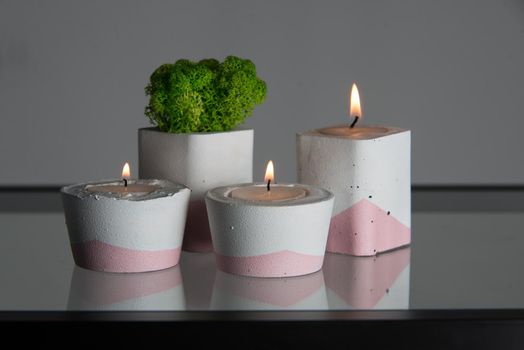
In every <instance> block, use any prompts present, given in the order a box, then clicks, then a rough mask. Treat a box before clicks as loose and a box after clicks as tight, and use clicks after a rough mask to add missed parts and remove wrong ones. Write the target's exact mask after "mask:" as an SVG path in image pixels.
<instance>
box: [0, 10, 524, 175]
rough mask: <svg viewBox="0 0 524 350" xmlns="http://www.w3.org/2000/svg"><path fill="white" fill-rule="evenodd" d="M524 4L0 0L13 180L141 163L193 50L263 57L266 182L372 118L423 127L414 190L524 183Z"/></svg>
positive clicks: (6, 156) (0, 84)
mask: <svg viewBox="0 0 524 350" xmlns="http://www.w3.org/2000/svg"><path fill="white" fill-rule="evenodd" d="M523 39H524V3H523V2H522V1H518V0H503V1H487V0H475V1H473V0H469V1H451V0H446V1H429V0H424V1H421V0H416V1H415V0H413V1H365V0H362V1H357V0H352V1H303V0H301V1H299V0H296V1H242V0H238V1H213V0H209V1H195V0H192V1H147V2H141V1H124V0H119V1H111V2H109V1H70V0H63V1H58V0H49V1H45V2H44V1H14V0H9V1H5V0H0V118H1V121H2V123H1V126H0V185H17V184H34V183H37V184H63V183H69V182H78V181H81V180H89V179H91V180H93V179H99V178H108V177H116V176H119V173H120V171H121V164H122V163H123V162H124V161H126V160H130V161H131V162H132V170H134V171H135V174H136V171H137V169H138V167H137V132H136V130H137V129H138V128H139V127H142V126H147V125H148V120H147V119H146V118H145V117H144V116H143V108H144V106H145V104H146V97H145V96H144V92H143V88H144V86H145V85H146V83H147V80H148V77H149V75H150V74H151V72H152V71H153V70H154V69H155V68H156V67H157V66H158V65H160V64H161V63H165V62H174V61H175V60H176V59H179V58H189V59H194V60H197V59H200V58H204V57H216V58H219V59H222V58H224V57H225V56H227V55H229V54H234V55H239V56H242V57H246V58H250V59H252V60H253V61H254V62H255V64H256V65H257V69H258V72H259V75H260V77H262V78H263V79H264V80H266V81H267V83H268V88H269V90H268V96H267V100H266V102H265V104H264V105H262V106H260V107H259V108H258V109H257V110H256V111H255V113H254V115H253V116H252V117H251V118H250V119H249V121H248V123H247V126H249V127H253V128H255V130H256V139H255V165H254V167H255V168H254V171H255V173H254V174H255V177H256V178H260V179H261V178H262V177H263V169H264V167H265V162H266V160H267V159H273V160H274V161H275V163H276V171H277V179H278V180H280V181H284V180H286V181H292V180H294V179H295V133H296V132H297V131H304V130H308V129H312V128H316V127H321V126H326V125H330V124H337V123H341V122H345V121H347V116H346V109H347V93H348V88H349V87H350V85H351V83H352V82H353V81H356V82H357V83H358V84H359V89H360V92H361V98H362V103H363V108H364V118H365V121H366V122H367V123H370V124H388V125H395V126H401V127H405V128H409V129H411V130H412V131H413V139H412V143H413V144H412V149H413V182H414V183H416V184H450V183H451V184H461V183H475V184H485V183H494V184H507V183H520V184H522V183H524V181H523V179H524V159H523V157H522V152H523V148H524V147H523V146H524V139H523V138H522V137H521V134H522V126H523V125H524V116H523V113H522V112H523V111H524V79H523V78H524V69H523V67H522V65H523V63H524V40H523Z"/></svg>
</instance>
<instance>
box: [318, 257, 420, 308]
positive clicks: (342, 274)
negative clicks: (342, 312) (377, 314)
mask: <svg viewBox="0 0 524 350" xmlns="http://www.w3.org/2000/svg"><path fill="white" fill-rule="evenodd" d="M409 260H410V249H409V248H403V249H397V250H395V251H392V252H389V253H386V254H380V255H378V256H376V257H354V256H347V255H340V254H326V258H325V260H324V269H323V271H324V276H325V279H326V286H327V287H328V288H329V289H331V290H332V291H334V292H335V293H336V294H337V295H338V296H339V297H340V298H342V299H343V300H344V301H345V302H346V303H347V304H349V305H351V306H352V307H354V308H355V309H372V308H374V307H375V306H376V305H377V303H378V302H379V301H380V300H381V299H382V298H383V297H384V295H385V294H386V293H388V292H389V288H391V286H393V284H394V283H395V281H396V280H397V278H398V276H399V275H400V273H401V272H402V271H404V269H405V268H406V267H407V266H408V265H409Z"/></svg>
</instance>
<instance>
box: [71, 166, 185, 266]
mask: <svg viewBox="0 0 524 350" xmlns="http://www.w3.org/2000/svg"><path fill="white" fill-rule="evenodd" d="M124 168H126V167H124ZM124 170H126V169H124ZM129 178H130V174H129V166H127V172H125V171H124V174H123V180H110V181H98V182H88V183H81V184H76V185H71V186H65V187H63V188H62V189H61V194H62V202H63V205H64V213H65V218H66V225H67V229H68V233H69V239H70V242H71V248H72V251H73V258H74V260H75V263H76V264H77V265H78V266H80V267H84V268H87V269H91V270H98V271H109V272H143V271H153V270H160V269H165V268H168V267H171V266H174V265H176V264H178V261H179V258H180V251H181V245H182V239H183V235H184V226H185V221H186V214H187V207H188V202H189V194H190V190H189V189H188V188H186V187H185V186H183V185H179V184H175V183H172V182H170V181H167V180H155V179H148V180H143V179H138V180H128V179H129Z"/></svg>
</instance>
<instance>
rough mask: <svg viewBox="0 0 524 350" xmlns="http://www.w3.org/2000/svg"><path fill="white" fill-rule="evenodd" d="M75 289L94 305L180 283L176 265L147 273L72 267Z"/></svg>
mask: <svg viewBox="0 0 524 350" xmlns="http://www.w3.org/2000/svg"><path fill="white" fill-rule="evenodd" d="M73 284H74V286H75V289H74V290H75V292H77V293H79V294H80V295H82V296H83V298H85V299H86V300H89V301H90V302H92V303H95V304H97V305H108V304H113V303H117V302H122V301H125V300H131V299H136V298H140V297H144V296H147V295H153V294H157V293H160V292H163V291H166V290H169V289H172V288H175V287H177V286H179V285H180V284H182V275H181V273H180V268H179V267H174V268H172V269H165V270H162V271H153V272H149V273H126V274H110V273H104V272H97V271H88V270H83V269H75V271H74V272H73Z"/></svg>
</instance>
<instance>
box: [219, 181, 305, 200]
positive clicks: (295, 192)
mask: <svg viewBox="0 0 524 350" xmlns="http://www.w3.org/2000/svg"><path fill="white" fill-rule="evenodd" d="M270 188H271V190H270V191H268V190H267V185H266V184H253V185H252V186H245V187H238V188H235V189H233V190H232V191H231V192H230V193H229V195H230V197H231V198H234V199H241V200H245V201H254V202H280V201H288V200H294V199H300V198H304V197H306V195H307V191H306V190H305V189H304V188H302V187H299V186H294V185H278V184H275V185H271V187H270Z"/></svg>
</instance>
